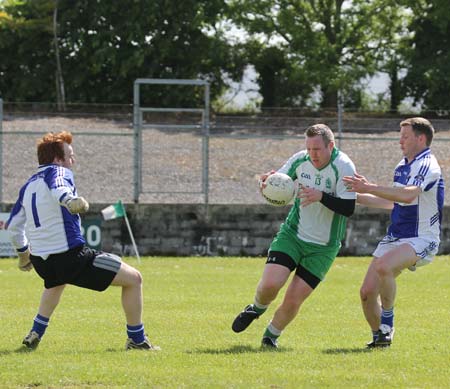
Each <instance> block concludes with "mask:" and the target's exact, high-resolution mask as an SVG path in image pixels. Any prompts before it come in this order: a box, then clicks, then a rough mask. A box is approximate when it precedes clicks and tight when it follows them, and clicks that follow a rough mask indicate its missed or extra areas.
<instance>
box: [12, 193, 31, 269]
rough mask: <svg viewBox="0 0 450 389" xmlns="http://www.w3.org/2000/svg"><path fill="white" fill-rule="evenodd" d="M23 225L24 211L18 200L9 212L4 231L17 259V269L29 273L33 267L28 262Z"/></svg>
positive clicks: (26, 242) (24, 221) (24, 220)
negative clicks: (6, 232)
mask: <svg viewBox="0 0 450 389" xmlns="http://www.w3.org/2000/svg"><path fill="white" fill-rule="evenodd" d="M25 223H26V215H25V210H24V209H23V207H22V204H21V203H20V200H18V201H17V203H16V204H15V205H14V207H13V209H12V211H11V215H10V217H9V219H8V221H7V223H6V225H5V229H6V230H7V231H8V232H9V236H10V239H11V243H12V245H13V247H14V248H15V250H16V253H17V256H18V257H19V263H18V267H19V269H20V270H22V271H30V270H31V269H32V268H33V265H32V263H31V261H30V250H29V249H28V239H27V237H26V235H25Z"/></svg>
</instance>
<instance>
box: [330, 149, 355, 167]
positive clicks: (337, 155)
mask: <svg viewBox="0 0 450 389" xmlns="http://www.w3.org/2000/svg"><path fill="white" fill-rule="evenodd" d="M333 154H334V158H333V163H334V164H336V165H353V166H354V163H353V161H352V159H351V158H350V157H349V156H348V155H347V154H346V153H344V152H343V151H342V150H339V149H335V150H334V152H333Z"/></svg>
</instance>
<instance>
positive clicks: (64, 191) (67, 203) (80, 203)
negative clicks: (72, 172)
mask: <svg viewBox="0 0 450 389" xmlns="http://www.w3.org/2000/svg"><path fill="white" fill-rule="evenodd" d="M52 195H53V197H54V198H56V200H57V201H58V202H59V204H61V205H62V206H63V207H66V208H67V209H68V210H69V212H70V213H71V214H77V213H85V212H87V211H88V210H89V203H88V202H87V201H86V199H85V198H84V197H79V196H75V195H73V193H72V190H71V189H70V188H68V187H65V186H60V187H58V188H54V189H53V190H52Z"/></svg>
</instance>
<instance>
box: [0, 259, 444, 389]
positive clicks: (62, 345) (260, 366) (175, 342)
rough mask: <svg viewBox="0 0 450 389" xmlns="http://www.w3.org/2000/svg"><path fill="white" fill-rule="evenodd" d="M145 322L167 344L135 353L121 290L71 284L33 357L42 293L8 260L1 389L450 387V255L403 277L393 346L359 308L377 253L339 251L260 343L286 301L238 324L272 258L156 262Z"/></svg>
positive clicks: (32, 277) (151, 265)
mask: <svg viewBox="0 0 450 389" xmlns="http://www.w3.org/2000/svg"><path fill="white" fill-rule="evenodd" d="M127 260H128V262H129V263H130V264H132V265H136V266H137V267H138V268H139V269H140V271H141V272H142V274H143V276H144V293H145V295H144V298H145V308H144V309H145V311H144V323H145V325H146V331H147V332H148V334H149V337H150V339H151V340H152V342H154V343H155V344H158V345H160V346H161V347H162V351H160V352H157V353H153V352H150V353H149V352H137V351H131V352H125V351H124V350H123V347H124V343H125V338H126V335H125V323H124V317H123V313H122V310H121V307H120V289H119V288H110V289H109V290H107V291H106V292H103V293H96V292H91V291H87V290H82V289H79V288H75V287H72V286H68V287H67V288H66V291H65V292H64V294H63V298H62V301H61V303H60V305H59V307H58V308H57V310H56V311H55V313H54V315H53V317H52V319H51V322H50V326H49V328H48V330H47V333H46V335H45V337H44V338H43V340H42V342H41V344H40V346H39V348H38V349H37V350H36V351H34V352H24V351H23V350H22V349H21V347H20V344H21V341H22V338H23V336H24V335H25V334H26V333H27V332H28V331H29V329H30V326H31V322H32V319H33V318H34V316H35V314H36V311H37V306H38V304H39V298H40V293H41V288H42V282H41V280H40V279H39V278H38V277H37V275H36V274H35V273H34V272H32V273H22V272H20V271H18V270H17V268H16V260H11V259H5V260H0V285H1V291H2V292H1V303H0V323H1V331H0V387H1V388H3V387H5V388H25V387H26V388H32V387H33V388H36V387H37V388H40V387H43V388H116V387H123V388H124V387H127V388H147V387H152V388H174V387H176V388H216V387H217V388H248V389H250V388H327V387H329V388H336V387H338V388H339V387H358V388H360V387H365V388H380V387H408V388H410V387H415V388H443V387H449V385H450V376H449V373H448V362H449V352H448V350H449V349H450V337H449V336H448V334H449V327H448V326H449V301H450V282H449V281H448V274H450V273H449V271H450V259H449V257H447V256H442V257H438V258H437V259H436V260H435V262H434V263H433V264H432V265H430V266H426V267H424V268H421V269H419V270H418V271H417V272H415V273H410V272H406V273H405V274H403V275H402V276H401V277H400V278H399V279H398V297H397V302H396V311H395V320H396V328H397V333H396V337H395V341H394V344H393V346H392V347H391V348H390V349H386V350H374V351H367V350H365V349H364V345H365V343H366V342H367V341H368V340H369V338H370V330H369V328H368V326H367V324H366V322H365V320H364V317H363V314H362V311H361V308H360V304H359V286H360V283H361V281H362V279H363V277H364V274H365V271H366V269H367V265H368V263H369V258H338V259H337V260H336V262H335V264H334V266H333V268H332V269H331V271H330V273H329V275H328V277H327V279H326V281H325V282H324V283H323V284H321V285H320V286H319V288H318V289H317V290H316V291H315V292H314V294H313V295H312V296H311V297H310V299H309V300H307V301H306V303H305V304H304V306H303V307H302V309H301V311H300V313H299V315H298V316H297V318H296V319H295V320H294V322H292V323H291V325H290V326H289V327H288V328H287V329H286V331H285V332H284V333H283V335H282V336H281V338H280V349H279V351H276V352H267V351H266V352H264V351H261V350H260V348H259V344H260V339H261V335H262V333H263V331H264V328H265V325H266V324H267V322H268V320H269V319H270V318H271V316H272V314H273V312H274V310H275V307H276V305H277V304H278V303H279V302H280V300H281V297H282V296H281V294H280V296H279V297H278V299H277V301H276V302H275V303H274V304H272V305H271V307H270V308H269V310H268V312H267V313H266V314H265V315H264V316H263V317H262V318H260V319H259V320H257V321H256V322H255V323H253V324H252V325H251V326H250V327H249V328H248V330H247V331H245V332H243V333H241V334H235V333H233V332H232V331H231V328H230V326H231V322H232V321H233V319H234V317H235V316H236V314H237V313H238V312H239V311H240V310H241V309H242V308H243V307H244V306H245V305H246V304H247V303H249V302H251V301H252V299H253V295H254V291H255V287H256V283H257V281H258V280H259V277H260V275H261V272H262V269H263V266H264V259H262V258H161V257H158V258H144V259H143V260H142V263H141V264H140V265H138V264H136V260H135V259H133V258H127Z"/></svg>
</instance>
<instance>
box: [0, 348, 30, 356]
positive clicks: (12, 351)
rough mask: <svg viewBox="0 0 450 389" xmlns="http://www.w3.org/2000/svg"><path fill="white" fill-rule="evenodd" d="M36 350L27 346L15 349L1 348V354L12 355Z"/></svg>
mask: <svg viewBox="0 0 450 389" xmlns="http://www.w3.org/2000/svg"><path fill="white" fill-rule="evenodd" d="M33 351H34V350H32V349H29V348H26V347H18V348H16V349H15V350H0V356H3V355H11V354H13V353H14V354H28V353H32V352H33Z"/></svg>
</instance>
